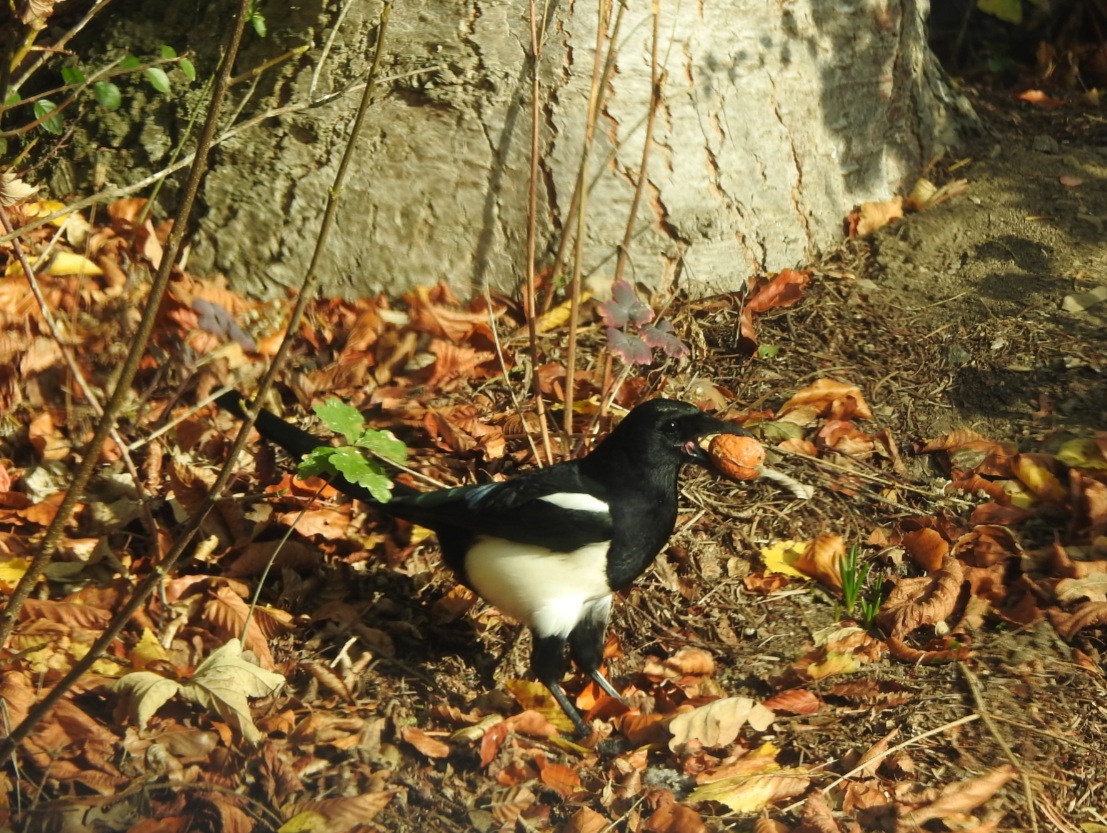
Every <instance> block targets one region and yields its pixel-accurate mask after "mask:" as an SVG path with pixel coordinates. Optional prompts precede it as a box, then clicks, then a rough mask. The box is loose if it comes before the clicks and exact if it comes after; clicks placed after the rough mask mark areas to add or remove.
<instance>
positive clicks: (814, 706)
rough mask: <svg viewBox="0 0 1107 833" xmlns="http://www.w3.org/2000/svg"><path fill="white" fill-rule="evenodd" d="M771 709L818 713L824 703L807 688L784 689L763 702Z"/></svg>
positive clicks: (763, 704)
mask: <svg viewBox="0 0 1107 833" xmlns="http://www.w3.org/2000/svg"><path fill="white" fill-rule="evenodd" d="M761 705H762V706H764V707H765V708H767V709H769V710H770V711H773V712H776V713H777V714H779V713H781V712H786V713H787V714H818V712H819V709H820V708H821V707H822V703H821V702H820V700H819V698H818V697H816V696H815V695H814V694H813V693H812V692H810V691H808V690H807V689H806V688H793V689H789V690H788V691H782V692H780V694H776V695H774V696H772V697H770V698H769V699H768V700H765V701H763V702H762V703H761Z"/></svg>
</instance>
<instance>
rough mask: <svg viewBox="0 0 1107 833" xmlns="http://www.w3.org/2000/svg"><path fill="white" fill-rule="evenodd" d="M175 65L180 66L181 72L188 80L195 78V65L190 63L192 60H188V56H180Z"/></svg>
mask: <svg viewBox="0 0 1107 833" xmlns="http://www.w3.org/2000/svg"><path fill="white" fill-rule="evenodd" d="M177 66H179V67H180V68H181V72H183V73H184V77H185V78H187V79H188V80H189V81H190V82H192V81H195V80H196V67H195V66H193V65H192V61H190V60H188V58H181V60H180V62H179V63H178V64H177Z"/></svg>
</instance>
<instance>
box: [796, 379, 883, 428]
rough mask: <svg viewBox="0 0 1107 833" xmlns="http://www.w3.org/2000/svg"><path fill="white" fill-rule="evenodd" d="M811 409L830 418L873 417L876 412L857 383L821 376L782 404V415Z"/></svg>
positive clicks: (816, 414) (816, 413) (817, 414)
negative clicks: (871, 408)
mask: <svg viewBox="0 0 1107 833" xmlns="http://www.w3.org/2000/svg"><path fill="white" fill-rule="evenodd" d="M808 410H813V411H814V414H815V416H821V417H826V418H828V419H842V420H846V419H853V418H854V417H858V418H860V419H872V418H873V413H872V411H871V410H870V409H869V405H868V403H867V402H866V401H865V397H864V396H863V395H862V393H861V389H860V388H858V387H857V385H851V384H849V383H848V382H839V381H838V380H836V379H819V380H817V381H815V382H814V383H812V384H810V385H808V386H807V387H805V388H803V389H802V390H798V391H796V392H795V394H793V395H792V398H791V399H789V400H788V401H787V402H786V403H784V405H783V407H781V409H780V411H779V414H780V416H782V417H783V416H785V415H786V414H790V413H794V412H799V411H808Z"/></svg>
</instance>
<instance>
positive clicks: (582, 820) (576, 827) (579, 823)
mask: <svg viewBox="0 0 1107 833" xmlns="http://www.w3.org/2000/svg"><path fill="white" fill-rule="evenodd" d="M611 828H612V822H611V821H609V820H608V819H607V817H606V816H601V815H600V814H599V813H597V812H596V811H595V810H590V809H589V808H588V807H581V808H580V809H579V810H577V811H576V812H575V813H573V815H571V816H570V817H569V820H568V821H567V822H565V825H564V826H563V827H562V828H561V833H606V831H608V830H610V829H611Z"/></svg>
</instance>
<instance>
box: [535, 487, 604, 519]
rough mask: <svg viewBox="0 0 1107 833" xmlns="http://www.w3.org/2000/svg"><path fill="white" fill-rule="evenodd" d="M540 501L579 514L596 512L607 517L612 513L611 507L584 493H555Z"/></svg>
mask: <svg viewBox="0 0 1107 833" xmlns="http://www.w3.org/2000/svg"><path fill="white" fill-rule="evenodd" d="M538 499H539V500H544V501H546V503H552V504H553V505H554V506H560V507H561V508H562V509H575V510H577V511H579V512H596V513H599V514H603V515H606V514H608V513H609V512H610V511H611V507H610V506H608V505H607V503H605V502H604V501H602V500H600V499H599V498H598V497H593V496H592V495H589V494H586V493H584V492H554V493H553V494H552V495H545V496H543V497H540V498H538Z"/></svg>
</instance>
